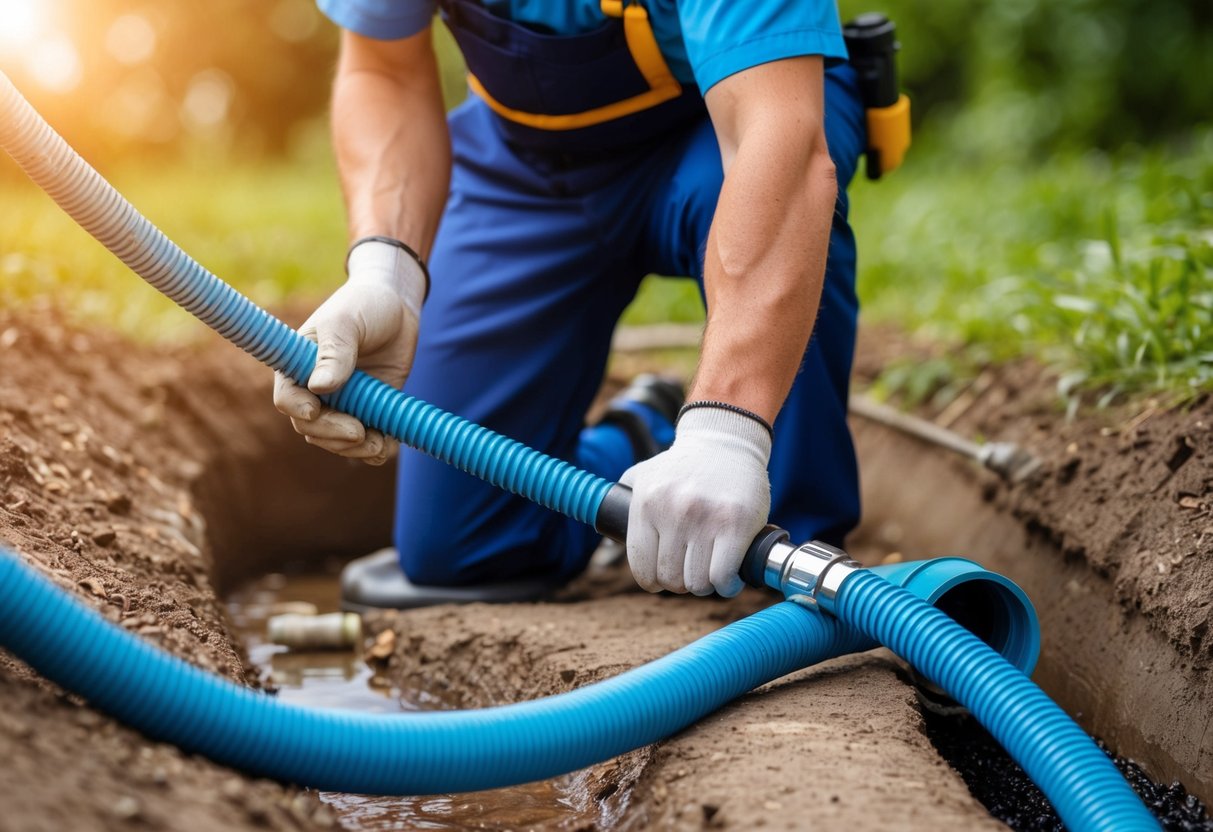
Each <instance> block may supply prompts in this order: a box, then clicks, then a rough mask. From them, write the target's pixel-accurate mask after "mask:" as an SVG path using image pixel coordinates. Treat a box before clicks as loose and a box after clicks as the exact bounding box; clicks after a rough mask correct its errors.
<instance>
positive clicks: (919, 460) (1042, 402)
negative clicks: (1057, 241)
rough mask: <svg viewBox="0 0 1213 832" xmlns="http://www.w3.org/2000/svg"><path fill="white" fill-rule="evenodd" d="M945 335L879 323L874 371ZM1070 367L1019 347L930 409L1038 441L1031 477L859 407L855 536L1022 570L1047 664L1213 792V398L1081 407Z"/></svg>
mask: <svg viewBox="0 0 1213 832" xmlns="http://www.w3.org/2000/svg"><path fill="white" fill-rule="evenodd" d="M938 349H939V348H938V347H934V346H930V345H926V346H924V345H922V344H919V343H916V342H913V341H910V340H908V339H907V338H905V337H904V336H901V335H899V334H898V333H896V332H889V331H872V330H869V331H867V332H866V333H864V335H863V336H862V337H861V349H860V352H859V362H858V367H857V373H858V375H859V376H860V378H861V379H862V378H870V377H873V376H874V375H875V374H876V372H877V371H878V370H879V368H880V367H881V366H882V365H883V364H884V362H886V361H887V360H889V359H890V357H892V356H900V357H901V359H902V360H904V359H905V357H907V356H918V357H919V358H922V359H926V358H929V357H930V356H931V354H932V353H933V352H934V351H936V350H938ZM1056 381H1057V380H1056V378H1054V377H1051V376H1050V374H1048V373H1045V372H1041V371H1040V369H1039V368H1038V367H1036V366H1034V365H1032V364H1030V363H1026V362H1025V363H1020V364H1012V365H1009V366H1003V367H999V368H995V369H991V370H987V371H986V372H985V373H983V374H982V375H981V376H980V377H979V378H978V379H977V380H976V381H975V382H974V383H973V384H972V385H970V386H969V387H968V388H966V389H965V390H963V391H961V392H960V394H959V395H958V396H956V397H955V398H952V399H951V400H950V401H948V402H947V403H946V404H941V405H940V406H938V407H931V406H925V407H923V408H920V410H921V411H922V415H925V416H928V417H930V418H932V419H934V420H935V421H936V422H939V423H941V424H945V425H947V426H950V427H952V428H953V429H955V430H957V431H958V432H960V433H961V434H964V435H968V436H978V437H991V438H997V439H1000V440H1011V441H1015V442H1018V443H1020V444H1021V445H1022V446H1024V447H1026V448H1027V449H1028V450H1030V451H1031V452H1032V453H1033V454H1035V455H1036V456H1037V457H1038V458H1039V459H1040V460H1041V462H1042V463H1043V464H1042V466H1041V468H1040V469H1039V471H1038V472H1037V474H1036V475H1035V476H1033V477H1032V478H1030V479H1028V480H1027V481H1025V482H1021V483H1019V484H1016V485H1008V484H1007V483H1005V482H1003V481H1001V480H1000V479H999V478H998V477H996V476H994V475H993V474H991V473H989V472H985V471H981V470H979V469H978V468H977V467H976V466H974V465H973V464H971V463H968V462H964V461H959V460H956V459H955V458H952V457H951V456H950V455H949V454H947V453H945V452H942V451H938V450H935V449H933V448H928V447H926V446H923V445H920V444H918V443H914V442H907V441H906V440H904V439H903V438H901V437H896V436H893V435H891V433H890V431H888V430H887V429H885V428H881V427H879V426H875V425H872V424H871V423H867V422H863V421H862V420H856V422H855V423H854V427H855V433H856V440H857V444H858V446H859V448H860V456H861V459H863V466H862V468H863V471H864V502H865V522H864V525H863V527H862V528H861V529H860V530H859V532H858V534H857V535H856V536H855V537H854V538H853V540H852V545H853V546H854V547H856V548H857V549H866V548H869V547H870V548H873V549H875V550H876V551H885V552H887V551H890V550H895V551H899V552H901V553H903V554H904V556H905V557H907V558H917V557H927V556H932V555H957V554H959V555H966V556H969V557H973V558H974V559H976V560H979V561H981V562H983V563H985V564H986V565H988V566H990V567H991V568H993V569H996V570H998V571H1001V572H1003V573H1004V574H1006V575H1008V576H1009V577H1011V578H1012V579H1014V580H1015V581H1016V582H1018V583H1019V584H1020V585H1021V586H1023V587H1024V589H1025V590H1026V591H1027V592H1028V594H1029V595H1030V596H1031V597H1032V599H1033V601H1034V602H1035V604H1036V606H1037V611H1038V613H1039V614H1040V617H1041V625H1042V638H1043V655H1042V658H1041V663H1040V666H1039V668H1038V670H1037V673H1036V679H1037V681H1038V682H1039V683H1040V684H1041V685H1042V686H1043V687H1044V688H1045V689H1046V690H1047V691H1049V693H1050V694H1051V695H1052V696H1053V697H1054V698H1055V699H1057V700H1058V702H1059V703H1060V704H1062V705H1063V707H1065V708H1066V709H1067V710H1068V711H1069V712H1070V713H1072V714H1074V715H1075V716H1076V717H1077V718H1078V720H1079V722H1080V723H1082V725H1083V726H1084V727H1085V728H1087V729H1088V730H1089V731H1091V732H1093V733H1095V734H1096V735H1099V736H1101V737H1103V738H1104V739H1105V740H1106V741H1107V742H1108V743H1109V745H1111V746H1112V747H1113V748H1115V749H1116V750H1117V751H1118V752H1120V753H1123V754H1128V755H1129V756H1130V757H1133V758H1134V759H1136V760H1137V761H1138V762H1140V763H1141V764H1142V765H1143V766H1144V767H1145V769H1146V771H1147V772H1148V773H1149V774H1150V775H1151V776H1152V777H1154V778H1155V779H1157V780H1161V781H1163V782H1167V783H1169V782H1171V781H1173V780H1178V781H1181V782H1182V783H1183V784H1184V785H1185V786H1186V787H1187V788H1188V789H1189V790H1191V791H1192V792H1194V793H1195V794H1197V795H1198V796H1199V797H1200V798H1201V799H1202V800H1204V801H1205V802H1206V803H1213V732H1211V731H1210V730H1209V726H1210V722H1211V721H1213V638H1210V633H1209V630H1210V621H1211V620H1213V515H1211V513H1210V506H1211V504H1213V464H1211V463H1213V400H1211V399H1210V398H1209V397H1208V396H1207V395H1204V396H1200V397H1198V398H1197V399H1195V400H1194V401H1192V402H1190V403H1189V404H1188V406H1187V407H1184V408H1180V409H1171V410H1167V409H1164V408H1162V407H1160V406H1159V405H1158V404H1157V403H1156V402H1149V401H1147V402H1144V403H1143V402H1130V403H1124V404H1117V405H1113V406H1111V407H1107V408H1104V409H1088V410H1084V411H1083V412H1082V415H1081V416H1080V417H1079V418H1074V419H1067V418H1066V417H1065V415H1064V412H1063V408H1062V405H1061V403H1060V400H1059V398H1058V396H1057V387H1056ZM907 482H917V483H929V484H930V487H929V488H906V487H905V484H906V483H907ZM906 518H913V522H912V523H910V522H907V519H906Z"/></svg>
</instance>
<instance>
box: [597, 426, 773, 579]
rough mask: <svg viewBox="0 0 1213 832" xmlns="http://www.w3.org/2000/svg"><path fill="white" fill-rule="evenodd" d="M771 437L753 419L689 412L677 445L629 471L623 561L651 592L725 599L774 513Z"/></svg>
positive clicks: (627, 473)
mask: <svg viewBox="0 0 1213 832" xmlns="http://www.w3.org/2000/svg"><path fill="white" fill-rule="evenodd" d="M770 457H771V435H770V433H769V432H768V431H767V428H766V426H765V425H763V424H762V423H760V422H759V421H758V420H756V419H753V418H750V417H749V416H743V415H741V414H739V413H734V412H732V411H730V410H726V409H723V408H717V407H697V408H693V409H690V410H687V411H686V412H685V413H684V414H683V416H682V418H681V419H680V420H679V422H678V432H677V434H676V435H675V437H674V444H673V445H671V446H670V449H669V450H667V451H665V452H664V453H661V454H658V455H657V456H655V457H653V458H652V459H648V460H645V461H644V462H641V463H640V464H639V465H635V466H633V467H632V468H630V469H629V470H628V471H627V472H626V473H625V474H624V475H623V477H622V478H621V479H620V482H622V483H624V484H625V485H629V486H631V488H632V503H631V508H630V509H629V512H628V539H627V550H628V563H629V564H630V565H631V567H632V574H633V576H635V578H636V582H637V583H638V584H640V585H641V586H642V587H644V588H645V589H647V590H649V591H650V592H657V591H659V590H662V589H668V590H671V591H672V592H692V593H694V594H695V595H710V594H711V593H712V590H713V589H715V590H716V591H717V592H719V593H720V594H721V595H723V596H725V597H731V596H733V595H736V594H737V593H739V592H741V590H742V587H743V586H744V584H743V583H742V580H741V578H739V577H738V575H737V572H738V570H739V569H740V568H741V561H742V558H743V557H744V556H745V553H746V549H747V548H748V547H749V545H750V541H752V540H753V539H754V536H755V535H757V534H758V532H759V531H761V530H762V527H763V525H764V524H765V523H766V522H767V515H768V514H769V513H770V510H771V486H770V480H769V478H768V476H767V462H768V461H769V460H770Z"/></svg>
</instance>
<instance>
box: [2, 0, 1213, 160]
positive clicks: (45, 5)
mask: <svg viewBox="0 0 1213 832" xmlns="http://www.w3.org/2000/svg"><path fill="white" fill-rule="evenodd" d="M872 9H879V10H882V11H884V12H886V13H887V14H889V15H890V16H891V17H893V19H894V20H895V21H896V23H897V25H898V29H899V33H900V40H901V42H902V43H903V45H904V49H903V51H902V54H901V68H902V76H903V80H904V84H905V86H906V88H907V89H909V91H910V92H911V95H912V96H913V98H914V103H915V117H916V119H918V120H919V123H920V126H921V127H925V128H926V130H925V131H920V134H919V136H920V138H921V139H928V140H929V135H933V136H934V137H935V138H936V139H937V140H938V141H939V142H940V143H941V144H943V145H944V146H945V147H946V148H947V151H948V152H949V153H950V154H954V155H958V156H961V157H963V156H965V155H966V154H971V155H975V156H977V155H986V156H997V157H999V158H1001V159H1015V158H1021V159H1030V158H1032V157H1033V156H1035V155H1037V154H1039V153H1040V152H1042V151H1043V149H1045V148H1048V149H1049V150H1050V151H1052V150H1055V149H1059V148H1066V147H1088V146H1096V147H1101V148H1115V147H1117V146H1120V145H1122V144H1125V143H1129V142H1151V141H1155V140H1158V139H1163V138H1167V137H1170V136H1173V135H1176V134H1182V133H1184V132H1185V131H1187V130H1188V129H1189V128H1190V127H1191V126H1192V125H1194V124H1198V123H1202V122H1204V123H1208V122H1210V121H1211V120H1213V87H1210V84H1209V80H1208V79H1210V78H1213V2H1210V1H1209V0H1056V2H1051V3H1050V2H1043V0H882V2H880V3H874V2H872V0H841V10H842V12H843V15H844V18H845V17H850V16H853V15H854V14H856V13H858V12H861V11H868V10H872ZM337 40H338V35H337V30H336V27H335V26H333V25H332V24H331V23H330V22H329V21H328V20H326V19H325V18H324V17H323V16H322V15H321V14H320V13H319V12H318V11H317V10H316V8H315V5H314V0H210V2H207V3H189V2H185V0H174V2H164V1H163V0H159V1H157V0H3V2H0V68H2V69H4V71H6V72H7V73H9V74H10V76H11V77H12V78H13V80H14V81H16V82H17V84H18V85H19V86H20V87H21V89H22V90H23V91H24V92H25V93H26V94H27V95H28V96H29V97H30V98H31V100H33V101H34V103H35V105H36V106H38V107H39V109H41V110H42V111H43V112H44V113H45V114H46V115H47V116H48V117H49V118H50V119H51V120H52V122H53V123H54V124H55V125H56V126H57V127H58V128H59V129H60V130H61V131H62V132H63V133H64V134H65V135H67V137H68V139H69V140H70V141H72V142H73V144H75V145H76V146H78V147H79V148H80V149H81V150H82V151H83V152H85V153H86V155H88V156H90V158H93V159H94V160H95V161H98V162H99V163H102V164H104V163H106V162H107V161H108V160H110V159H114V158H121V157H134V158H139V159H145V158H155V157H156V156H158V155H160V156H180V155H181V154H187V155H188V154H191V153H195V152H198V151H199V150H202V151H206V152H211V153H214V152H222V153H230V154H235V155H239V156H253V157H256V156H261V155H272V154H283V153H288V152H290V151H291V149H292V147H294V146H295V145H296V144H297V143H298V142H299V141H300V140H301V139H305V138H306V137H307V136H315V135H318V134H320V135H322V134H323V131H324V125H323V118H324V113H325V108H326V104H327V99H328V92H329V78H330V76H331V72H332V65H333V62H334V60H335V57H336V47H337ZM439 51H440V54H441V55H442V56H443V82H444V88H445V90H446V93H447V99H448V102H451V103H453V102H454V101H457V100H459V99H460V98H462V96H463V95H464V91H465V85H464V81H463V75H462V67H461V63H460V61H459V58H458V55H457V53H456V51H455V50H454V48H453V45H452V43H451V40H450V37H449V35H448V34H447V33H446V32H445V30H444V29H443V28H442V27H439ZM4 170H5V171H7V172H9V173H11V171H8V169H7V168H5V169H4ZM0 175H4V174H3V173H0Z"/></svg>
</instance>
